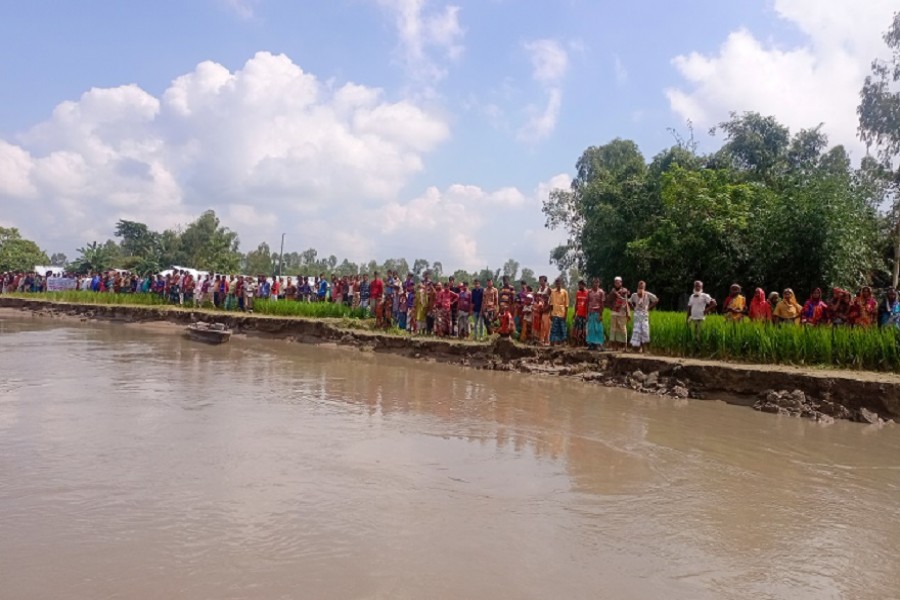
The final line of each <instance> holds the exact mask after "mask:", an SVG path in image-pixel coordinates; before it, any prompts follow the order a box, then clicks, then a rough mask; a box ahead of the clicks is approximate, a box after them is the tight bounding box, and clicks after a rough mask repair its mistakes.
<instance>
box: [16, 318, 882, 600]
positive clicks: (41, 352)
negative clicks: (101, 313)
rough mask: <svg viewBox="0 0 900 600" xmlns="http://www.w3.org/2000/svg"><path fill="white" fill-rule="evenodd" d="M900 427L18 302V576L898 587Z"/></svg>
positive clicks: (841, 592)
mask: <svg viewBox="0 0 900 600" xmlns="http://www.w3.org/2000/svg"><path fill="white" fill-rule="evenodd" d="M898 548H900V426H895V427H885V428H882V429H872V428H865V427H863V426H860V425H856V424H851V423H837V424H835V425H833V426H828V427H825V426H820V425H817V424H815V423H810V422H806V421H801V420H797V419H789V418H779V417H774V416H771V415H764V414H759V413H755V412H753V411H751V410H749V409H746V408H741V407H735V406H729V405H725V404H723V403H720V402H707V401H691V402H686V401H681V402H679V401H674V400H671V399H658V398H654V397H648V396H641V395H637V394H632V393H629V392H625V391H622V390H608V389H603V388H600V387H595V386H592V385H585V384H580V383H578V382H570V381H561V380H552V379H541V378H535V377H526V376H520V375H509V374H495V373H485V372H478V371H472V370H464V369H460V368H457V367H451V366H443V365H437V364H428V363H426V362H422V361H418V362H417V361H411V360H407V359H400V358H394V357H389V356H375V355H371V354H362V353H359V352H356V351H351V350H345V349H329V348H316V347H312V346H304V345H292V344H286V343H283V342H275V341H261V340H244V339H235V340H232V342H231V343H230V344H226V345H224V346H220V347H210V346H204V345H198V344H196V343H192V342H190V341H188V340H186V339H183V338H181V337H179V336H176V335H172V334H171V333H160V332H154V331H149V330H147V329H141V328H138V327H132V326H121V325H102V324H101V325H97V324H92V325H81V324H61V323H53V322H46V321H43V322H42V321H38V320H30V319H29V320H6V321H0V598H3V599H4V600H5V599H29V600H31V599H42V598H48V599H50V598H53V599H56V598H66V599H73V598H85V599H97V598H129V599H131V598H136V599H144V598H147V599H149V598H191V599H193V598H209V599H224V598H260V599H278V598H610V599H625V598H686V599H687V598H689V599H703V598H754V599H755V598H791V599H801V598H816V599H818V598H853V599H863V598H873V599H875V598H877V599H884V598H900V557H898V555H897V549H898Z"/></svg>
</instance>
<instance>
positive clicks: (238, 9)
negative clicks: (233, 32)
mask: <svg viewBox="0 0 900 600" xmlns="http://www.w3.org/2000/svg"><path fill="white" fill-rule="evenodd" d="M220 2H221V4H222V6H224V7H225V8H226V9H228V10H230V11H231V12H233V13H234V14H236V15H237V16H239V17H240V18H242V19H252V18H253V17H254V16H256V5H257V4H258V3H259V0H220Z"/></svg>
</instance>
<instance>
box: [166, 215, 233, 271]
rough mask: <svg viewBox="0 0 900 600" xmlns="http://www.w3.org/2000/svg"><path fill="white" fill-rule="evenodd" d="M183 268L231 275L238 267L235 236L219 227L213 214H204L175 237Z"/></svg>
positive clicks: (224, 228)
mask: <svg viewBox="0 0 900 600" xmlns="http://www.w3.org/2000/svg"><path fill="white" fill-rule="evenodd" d="M179 241H180V245H181V249H180V254H181V256H182V257H183V264H185V265H191V266H192V267H193V268H195V269H200V270H201V271H211V272H215V273H234V272H236V271H237V270H238V268H239V266H240V262H241V259H240V253H239V252H238V247H239V240H238V235H237V233H236V232H234V231H231V230H230V229H228V228H227V227H223V226H221V225H220V223H219V218H218V217H217V216H216V213H215V211H212V210H208V211H206V212H204V213H203V214H202V215H200V217H198V218H197V220H196V221H194V222H193V223H190V224H189V225H188V226H187V227H186V228H185V230H184V232H183V233H182V234H181V235H180V236H179Z"/></svg>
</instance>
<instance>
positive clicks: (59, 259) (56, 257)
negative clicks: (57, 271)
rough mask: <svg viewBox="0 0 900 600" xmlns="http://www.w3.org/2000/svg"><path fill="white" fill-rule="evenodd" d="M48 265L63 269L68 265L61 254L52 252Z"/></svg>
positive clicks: (66, 259)
mask: <svg viewBox="0 0 900 600" xmlns="http://www.w3.org/2000/svg"><path fill="white" fill-rule="evenodd" d="M50 264H51V265H53V266H54V267H65V266H66V265H67V264H69V259H68V258H66V255H65V254H63V253H62V252H54V253H53V254H52V255H50Z"/></svg>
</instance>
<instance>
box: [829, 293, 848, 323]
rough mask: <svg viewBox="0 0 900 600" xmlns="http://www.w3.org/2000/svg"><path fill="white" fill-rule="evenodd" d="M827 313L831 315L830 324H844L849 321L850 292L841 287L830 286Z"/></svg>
mask: <svg viewBox="0 0 900 600" xmlns="http://www.w3.org/2000/svg"><path fill="white" fill-rule="evenodd" d="M828 313H829V315H831V324H832V325H846V324H847V323H848V322H849V320H848V319H849V314H850V292H848V291H846V290H842V289H841V288H832V290H831V302H829V303H828Z"/></svg>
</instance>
